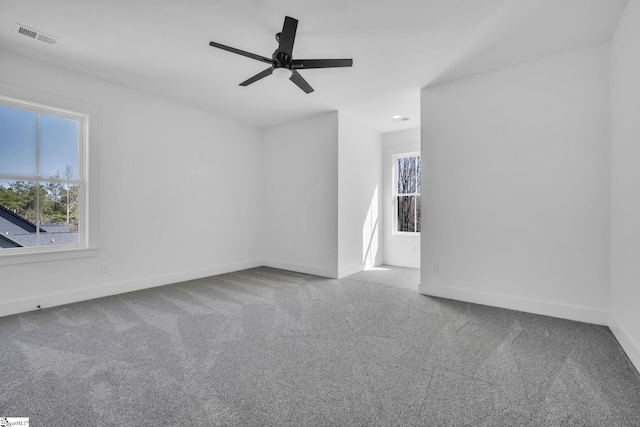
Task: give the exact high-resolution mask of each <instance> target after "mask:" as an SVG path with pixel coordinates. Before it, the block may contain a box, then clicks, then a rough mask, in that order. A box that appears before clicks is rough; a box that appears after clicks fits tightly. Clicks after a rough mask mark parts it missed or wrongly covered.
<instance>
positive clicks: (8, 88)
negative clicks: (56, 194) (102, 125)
mask: <svg viewBox="0 0 640 427" xmlns="http://www.w3.org/2000/svg"><path fill="white" fill-rule="evenodd" d="M0 105H1V106H3V107H7V108H14V109H19V110H23V111H29V112H33V113H37V114H45V115H49V116H54V117H60V118H65V119H72V120H78V121H79V127H80V128H79V133H80V138H79V146H78V178H77V179H73V180H67V179H64V178H59V179H56V178H47V177H43V176H38V173H37V172H36V174H35V175H34V176H17V175H0V180H3V181H12V180H13V181H15V180H22V181H29V182H36V183H37V184H41V183H44V182H61V183H74V184H78V185H79V194H78V200H79V226H78V244H77V245H60V246H32V247H23V248H12V249H8V250H7V249H3V250H0V265H9V264H22V263H29V262H40V261H53V260H59V259H70V258H82V257H88V256H96V255H97V205H96V196H97V182H96V178H97V171H96V169H97V168H96V165H97V157H96V142H97V136H96V134H97V108H96V107H95V106H92V105H90V104H86V103H83V102H80V101H76V100H71V99H68V98H63V97H60V96H57V95H52V94H46V93H41V92H37V91H31V90H28V89H25V88H21V87H17V86H12V85H7V84H2V83H0Z"/></svg>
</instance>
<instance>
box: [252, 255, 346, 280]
mask: <svg viewBox="0 0 640 427" xmlns="http://www.w3.org/2000/svg"><path fill="white" fill-rule="evenodd" d="M262 265H264V266H265V267H272V268H279V269H281V270H289V271H296V272H298V273H306V274H313V275H314V276H321V277H327V278H329V279H337V278H338V270H337V269H335V270H334V269H331V268H326V267H316V266H314V265H306V264H296V263H293V262H286V261H278V260H275V259H265V260H262Z"/></svg>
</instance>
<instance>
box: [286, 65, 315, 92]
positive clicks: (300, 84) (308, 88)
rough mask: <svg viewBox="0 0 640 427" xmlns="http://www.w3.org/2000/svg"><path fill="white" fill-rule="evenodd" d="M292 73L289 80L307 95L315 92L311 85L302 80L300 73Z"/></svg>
mask: <svg viewBox="0 0 640 427" xmlns="http://www.w3.org/2000/svg"><path fill="white" fill-rule="evenodd" d="M291 71H292V73H291V77H289V80H291V81H292V82H294V83H295V84H296V85H297V86H298V87H299V88H300V89H302V90H303V91H304V92H305V93H311V92H313V88H312V87H311V85H310V84H309V83H307V81H306V80H305V79H303V78H302V76H301V75H300V73H299V72H297V71H296V70H291Z"/></svg>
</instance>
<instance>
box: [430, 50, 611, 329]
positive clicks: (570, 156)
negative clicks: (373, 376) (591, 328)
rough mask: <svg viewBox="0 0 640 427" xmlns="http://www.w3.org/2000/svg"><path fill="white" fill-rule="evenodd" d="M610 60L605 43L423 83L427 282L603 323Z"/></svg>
mask: <svg viewBox="0 0 640 427" xmlns="http://www.w3.org/2000/svg"><path fill="white" fill-rule="evenodd" d="M608 64H609V49H608V45H598V46H594V47H590V48H586V49H582V50H578V51H572V52H569V53H566V54H562V55H557V56H554V57H550V58H546V59H543V60H539V61H535V62H529V63H526V64H521V65H517V66H513V67H509V68H505V69H502V70H498V71H495V72H491V73H487V74H483V75H480V76H476V77H472V78H468V79H464V80H460V81H457V82H453V83H450V84H446V85H442V86H437V87H433V88H426V89H424V90H423V91H422V94H421V104H422V112H421V114H422V123H421V129H422V137H421V139H422V141H421V145H422V156H423V162H424V163H423V171H424V172H423V182H422V188H423V210H422V212H423V220H422V226H423V232H422V236H421V237H422V240H421V242H422V255H421V264H422V271H421V286H420V292H422V293H425V294H431V295H437V296H443V297H448V298H455V299H460V300H467V301H472V302H477V303H483V304H490V305H494V306H502V307H507V308H512V309H518V310H523V311H529V312H534V313H541V314H547V315H552V316H557V317H563V318H570V319H576V320H583V321H588V322H593V323H600V324H606V323H607V310H608V300H609V292H608V282H609V268H608V265H609V264H608V257H609V237H608V236H609V230H608V224H609V209H608V201H609V126H608V123H609V119H608V117H609V111H608V107H609V67H608ZM433 265H438V267H439V272H438V273H434V272H433V269H432V266H433Z"/></svg>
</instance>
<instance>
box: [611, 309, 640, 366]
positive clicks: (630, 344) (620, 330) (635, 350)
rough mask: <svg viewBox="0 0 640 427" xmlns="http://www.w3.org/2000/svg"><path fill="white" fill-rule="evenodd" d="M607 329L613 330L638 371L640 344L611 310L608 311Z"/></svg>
mask: <svg viewBox="0 0 640 427" xmlns="http://www.w3.org/2000/svg"><path fill="white" fill-rule="evenodd" d="M609 329H611V332H613V335H614V336H615V337H616V339H617V340H618V342H619V343H620V346H622V349H623V350H624V351H625V353H627V356H628V357H629V360H631V363H633V366H635V368H636V369H637V370H638V371H640V345H638V343H637V342H635V340H634V339H633V338H632V337H631V335H629V334H628V333H627V330H626V329H625V328H624V326H622V323H620V321H619V320H618V318H617V317H616V316H615V315H614V314H613V313H611V312H609Z"/></svg>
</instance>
